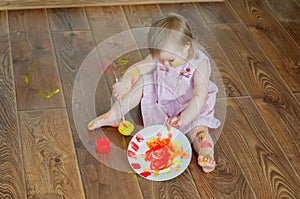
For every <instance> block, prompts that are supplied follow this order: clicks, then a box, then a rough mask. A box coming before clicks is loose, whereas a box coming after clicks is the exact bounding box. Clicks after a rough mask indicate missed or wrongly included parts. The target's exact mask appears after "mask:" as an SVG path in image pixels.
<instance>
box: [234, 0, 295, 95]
mask: <svg viewBox="0 0 300 199" xmlns="http://www.w3.org/2000/svg"><path fill="white" fill-rule="evenodd" d="M229 2H230V4H231V5H232V7H233V8H234V10H235V11H236V12H237V13H238V15H239V16H240V18H241V20H242V21H243V22H244V23H245V25H246V26H247V27H248V29H249V31H250V32H251V33H252V36H253V37H254V38H255V40H256V41H257V42H258V43H259V45H260V47H261V48H262V49H263V50H264V52H265V53H266V55H267V56H268V57H269V59H270V60H271V62H272V63H273V65H274V66H275V67H276V69H277V70H278V71H279V73H280V74H281V76H282V77H283V79H284V80H285V82H286V84H288V85H289V87H290V88H291V89H292V91H293V92H299V90H300V67H299V63H300V48H299V46H298V45H296V43H295V42H294V40H293V39H292V38H291V37H290V36H289V34H287V32H286V31H285V30H284V29H283V28H282V26H281V25H280V24H279V22H278V21H277V20H276V19H275V17H274V16H273V15H272V13H271V11H270V9H269V8H268V7H267V5H266V4H265V3H264V1H258V0H255V1H252V0H243V1H234V0H229Z"/></svg>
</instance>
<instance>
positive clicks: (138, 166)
mask: <svg viewBox="0 0 300 199" xmlns="http://www.w3.org/2000/svg"><path fill="white" fill-rule="evenodd" d="M131 166H132V168H133V169H140V168H141V165H140V164H139V163H131Z"/></svg>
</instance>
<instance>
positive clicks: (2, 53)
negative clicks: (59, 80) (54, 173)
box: [0, 12, 26, 199]
mask: <svg viewBox="0 0 300 199" xmlns="http://www.w3.org/2000/svg"><path fill="white" fill-rule="evenodd" d="M0 22H1V23H0V93H1V100H0V198H7V199H14V198H25V197H26V188H25V179H24V167H23V156H22V155H23V153H22V146H21V139H20V131H19V128H18V124H19V123H18V113H17V102H16V96H15V85H14V76H13V70H12V62H11V53H10V47H9V35H8V23H7V13H6V12H0Z"/></svg>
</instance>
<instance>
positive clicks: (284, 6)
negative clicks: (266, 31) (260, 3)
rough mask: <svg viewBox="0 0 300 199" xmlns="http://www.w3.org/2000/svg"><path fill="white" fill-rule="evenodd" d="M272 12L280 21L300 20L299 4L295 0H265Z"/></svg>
mask: <svg viewBox="0 0 300 199" xmlns="http://www.w3.org/2000/svg"><path fill="white" fill-rule="evenodd" d="M265 1H266V2H267V5H268V6H269V7H270V9H271V10H272V14H273V15H274V16H276V18H277V19H278V20H279V21H281V22H300V13H299V10H300V5H298V4H297V2H296V1H294V0H290V1H284V0H265Z"/></svg>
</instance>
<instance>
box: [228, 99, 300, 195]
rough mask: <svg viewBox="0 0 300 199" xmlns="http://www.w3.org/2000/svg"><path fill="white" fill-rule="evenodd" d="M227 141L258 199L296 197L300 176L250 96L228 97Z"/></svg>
mask: <svg viewBox="0 0 300 199" xmlns="http://www.w3.org/2000/svg"><path fill="white" fill-rule="evenodd" d="M227 114H228V115H232V117H227V122H228V124H230V125H225V126H224V132H231V133H228V134H227V139H226V141H227V142H228V144H229V145H230V146H231V148H232V150H233V151H236V153H234V155H235V157H236V160H237V162H238V164H239V166H240V167H241V169H242V171H243V173H244V175H245V177H246V179H247V181H248V183H249V185H250V186H251V187H252V189H253V191H254V193H255V195H256V197H257V198H284V197H286V198H297V197H298V196H299V186H300V180H299V179H300V178H299V175H298V173H297V172H296V171H295V169H294V168H293V167H292V166H291V165H290V162H289V159H288V158H287V156H286V155H285V153H284V152H283V150H282V148H281V147H280V145H278V142H277V140H276V139H274V135H273V134H272V131H271V130H270V128H269V127H268V125H267V124H266V123H265V122H264V120H263V118H262V117H261V115H260V113H259V111H258V110H257V108H256V106H255V104H254V103H253V101H252V100H251V99H250V98H236V99H233V100H228V107H227Z"/></svg>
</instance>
